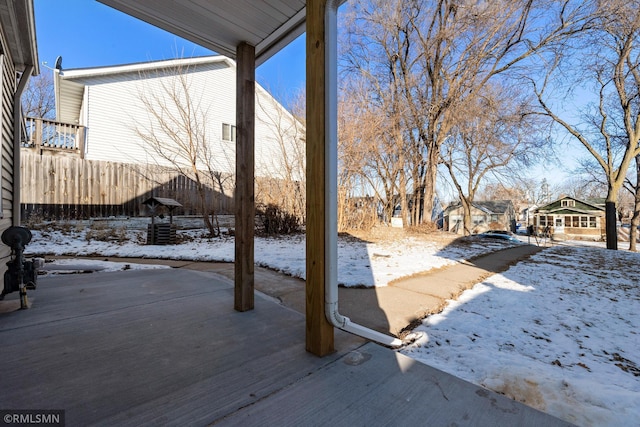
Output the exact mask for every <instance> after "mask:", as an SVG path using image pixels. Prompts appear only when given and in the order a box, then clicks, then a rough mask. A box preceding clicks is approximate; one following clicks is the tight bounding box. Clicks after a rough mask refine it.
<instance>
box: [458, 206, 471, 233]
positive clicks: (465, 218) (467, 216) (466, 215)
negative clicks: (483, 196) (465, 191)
mask: <svg viewBox="0 0 640 427" xmlns="http://www.w3.org/2000/svg"><path fill="white" fill-rule="evenodd" d="M460 203H461V205H462V224H463V230H464V231H463V233H464V235H465V236H470V235H471V204H470V203H468V202H467V201H466V200H465V199H464V197H461V198H460Z"/></svg>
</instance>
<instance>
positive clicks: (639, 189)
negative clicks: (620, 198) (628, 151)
mask: <svg viewBox="0 0 640 427" xmlns="http://www.w3.org/2000/svg"><path fill="white" fill-rule="evenodd" d="M639 225H640V157H638V156H636V188H635V193H634V205H633V216H632V217H631V228H630V229H629V250H630V251H632V252H636V250H637V248H636V246H637V244H636V243H637V241H638V226H639Z"/></svg>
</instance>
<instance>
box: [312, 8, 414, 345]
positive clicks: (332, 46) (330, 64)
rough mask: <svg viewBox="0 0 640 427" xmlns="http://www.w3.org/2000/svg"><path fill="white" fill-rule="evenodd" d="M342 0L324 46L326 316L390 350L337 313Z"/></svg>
mask: <svg viewBox="0 0 640 427" xmlns="http://www.w3.org/2000/svg"><path fill="white" fill-rule="evenodd" d="M338 6H339V0H327V4H326V9H325V16H324V25H325V28H324V43H325V65H324V66H325V141H324V149H325V159H326V160H325V206H326V208H327V212H326V215H325V221H326V223H325V237H324V239H325V284H324V288H325V289H324V295H325V297H324V298H325V302H324V308H325V316H326V317H327V320H328V321H329V323H331V324H332V325H333V326H335V327H337V328H340V329H342V330H344V331H347V332H350V333H352V334H355V335H358V336H361V337H363V338H367V339H370V340H372V341H376V342H378V343H380V344H384V345H387V346H391V347H399V346H401V345H402V341H401V340H399V339H398V338H395V337H392V336H390V335H386V334H383V333H380V332H377V331H374V330H372V329H369V328H366V327H364V326H362V325H358V324H356V323H353V322H351V320H350V319H349V318H348V317H346V316H343V315H342V314H340V313H339V312H338V56H337V51H338V32H337V26H338V25H337V16H338Z"/></svg>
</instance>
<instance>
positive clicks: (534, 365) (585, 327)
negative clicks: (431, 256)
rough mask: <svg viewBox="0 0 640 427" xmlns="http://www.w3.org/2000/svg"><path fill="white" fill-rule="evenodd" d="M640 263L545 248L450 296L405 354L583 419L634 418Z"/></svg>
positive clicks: (590, 422) (638, 391) (639, 385)
mask: <svg viewBox="0 0 640 427" xmlns="http://www.w3.org/2000/svg"><path fill="white" fill-rule="evenodd" d="M639 261H640V254H635V253H629V252H623V251H618V252H614V251H608V250H606V249H599V248H584V247H581V248H578V247H568V246H558V247H554V248H549V249H546V250H545V251H542V252H541V253H539V254H537V255H535V256H533V257H532V258H530V259H529V260H526V261H523V262H520V263H518V264H517V265H515V266H513V267H511V268H510V269H509V270H508V271H506V272H505V273H503V274H497V275H494V276H492V277H490V278H489V279H487V280H485V281H484V282H482V283H479V284H477V285H476V286H475V287H474V288H472V289H470V290H468V291H466V292H464V293H463V294H462V295H461V297H460V298H459V299H458V300H457V301H450V302H449V304H448V306H447V308H446V309H445V310H444V311H443V312H442V313H440V314H437V315H433V316H430V317H429V318H427V319H426V320H425V321H424V322H423V325H422V326H420V327H418V328H417V329H416V330H415V331H414V332H416V333H421V334H422V336H421V337H420V338H419V339H418V340H417V341H416V342H415V343H414V344H412V345H410V346H408V347H407V348H405V349H403V350H402V352H403V353H404V354H406V355H407V356H409V357H412V358H414V359H416V360H419V361H421V362H423V363H426V364H428V365H431V366H434V367H436V368H438V369H441V370H443V371H446V372H449V373H451V374H453V375H455V376H457V377H460V378H463V379H466V380H468V381H470V382H473V383H475V384H479V385H481V386H484V387H486V388H489V389H491V390H494V391H497V392H500V393H504V394H505V395H507V396H509V397H511V398H513V399H516V400H519V401H521V402H524V403H526V404H527V405H530V406H533V407H535V408H538V409H540V410H542V411H544V412H547V413H550V414H553V415H555V416H558V417H560V418H563V419H564V420H567V421H569V422H572V423H575V424H577V425H581V426H631V425H638V422H639V421H638V420H640V358H639V355H638V350H640V337H639V335H638V334H639V333H640V331H639V328H638V327H639V326H640V313H639V310H638V308H639V307H640V288H639V287H638V283H640V271H638V269H637V268H636V267H635V266H637V265H638V262H639Z"/></svg>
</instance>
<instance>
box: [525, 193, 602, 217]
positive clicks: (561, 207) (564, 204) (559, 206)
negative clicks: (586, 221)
mask: <svg viewBox="0 0 640 427" xmlns="http://www.w3.org/2000/svg"><path fill="white" fill-rule="evenodd" d="M594 200H597V199H594ZM570 201H573V203H571V202H570ZM590 211H604V207H602V206H598V205H595V204H592V203H588V202H586V201H584V200H580V199H576V198H575V197H568V196H567V197H561V198H559V199H557V200H554V201H553V202H551V203H549V204H546V205H544V206H541V207H539V208H538V209H536V210H535V212H537V213H559V214H562V213H585V212H590Z"/></svg>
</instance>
